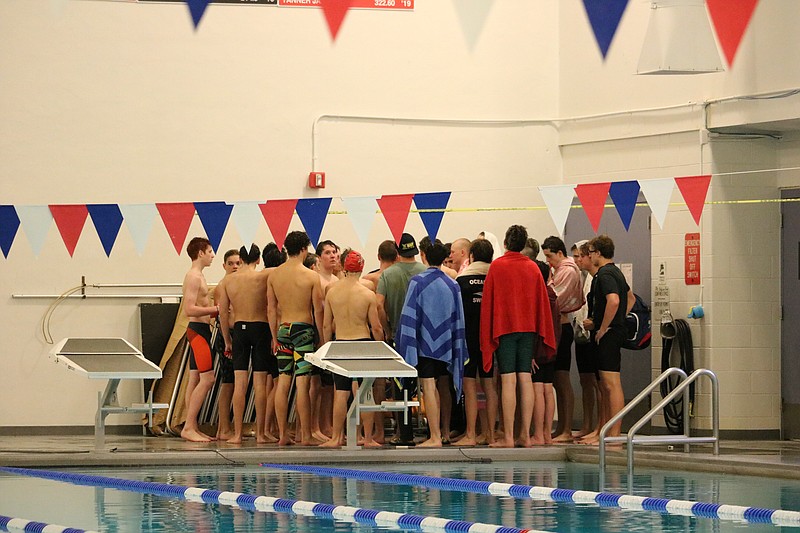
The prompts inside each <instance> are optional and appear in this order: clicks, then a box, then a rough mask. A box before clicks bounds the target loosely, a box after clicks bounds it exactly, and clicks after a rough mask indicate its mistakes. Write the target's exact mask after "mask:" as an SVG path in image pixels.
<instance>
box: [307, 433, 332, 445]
mask: <svg viewBox="0 0 800 533" xmlns="http://www.w3.org/2000/svg"><path fill="white" fill-rule="evenodd" d="M311 437H313V438H314V439H316V440H318V441H320V442H328V440H330V438H331V436H330V435H326V434H325V433H323V432H321V431H315V432H314V433H312V434H311Z"/></svg>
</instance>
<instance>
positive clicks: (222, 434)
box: [216, 431, 233, 440]
mask: <svg viewBox="0 0 800 533" xmlns="http://www.w3.org/2000/svg"><path fill="white" fill-rule="evenodd" d="M231 437H233V431H217V437H216V439H217V440H228V439H230V438H231Z"/></svg>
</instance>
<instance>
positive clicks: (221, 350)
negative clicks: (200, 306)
mask: <svg viewBox="0 0 800 533" xmlns="http://www.w3.org/2000/svg"><path fill="white" fill-rule="evenodd" d="M214 356H215V357H216V358H217V361H219V367H218V370H217V371H218V372H219V382H220V383H230V384H231V385H232V384H233V382H234V381H235V379H234V375H233V359H231V358H230V357H225V338H224V337H223V336H222V333H221V332H220V331H219V328H218V329H217V336H216V337H214Z"/></svg>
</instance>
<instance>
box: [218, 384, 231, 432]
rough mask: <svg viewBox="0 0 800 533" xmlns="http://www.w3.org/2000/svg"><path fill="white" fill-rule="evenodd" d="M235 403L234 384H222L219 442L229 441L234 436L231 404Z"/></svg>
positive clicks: (220, 388) (219, 411) (220, 392)
mask: <svg viewBox="0 0 800 533" xmlns="http://www.w3.org/2000/svg"><path fill="white" fill-rule="evenodd" d="M232 402H233V383H220V385H219V409H218V414H217V418H218V421H217V440H228V439H229V438H231V437H232V436H233V428H232V427H231V404H232Z"/></svg>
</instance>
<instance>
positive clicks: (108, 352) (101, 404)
mask: <svg viewBox="0 0 800 533" xmlns="http://www.w3.org/2000/svg"><path fill="white" fill-rule="evenodd" d="M50 357H51V358H52V359H53V361H55V362H56V363H61V364H63V365H64V366H66V367H67V368H68V369H69V370H72V371H73V372H77V373H78V374H83V375H84V376H86V377H87V378H89V379H107V380H108V383H107V384H106V388H105V391H104V392H102V393H98V395H97V413H96V414H95V421H94V438H95V448H97V449H98V450H100V449H102V448H103V443H104V440H105V419H106V416H108V415H110V414H122V413H145V414H147V415H148V418H149V424H150V426H151V427H152V425H153V411H156V410H158V409H166V408H168V407H169V404H168V403H153V393H152V392H150V396H149V399H148V402H147V403H136V404H133V405H129V406H121V405H119V403H117V386H118V385H119V382H120V380H123V379H160V378H161V369H160V368H159V367H158V365H156V364H154V363H152V362H150V361H148V360H147V359H146V358H145V357H144V355H142V352H140V351H139V350H138V349H136V347H135V346H134V345H132V344H131V343H129V342H128V341H126V340H125V339H123V338H121V337H72V338H70V337H68V338H66V339H63V340H61V341H59V343H58V344H56V345H55V346H54V347H53V349H52V350H50Z"/></svg>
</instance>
